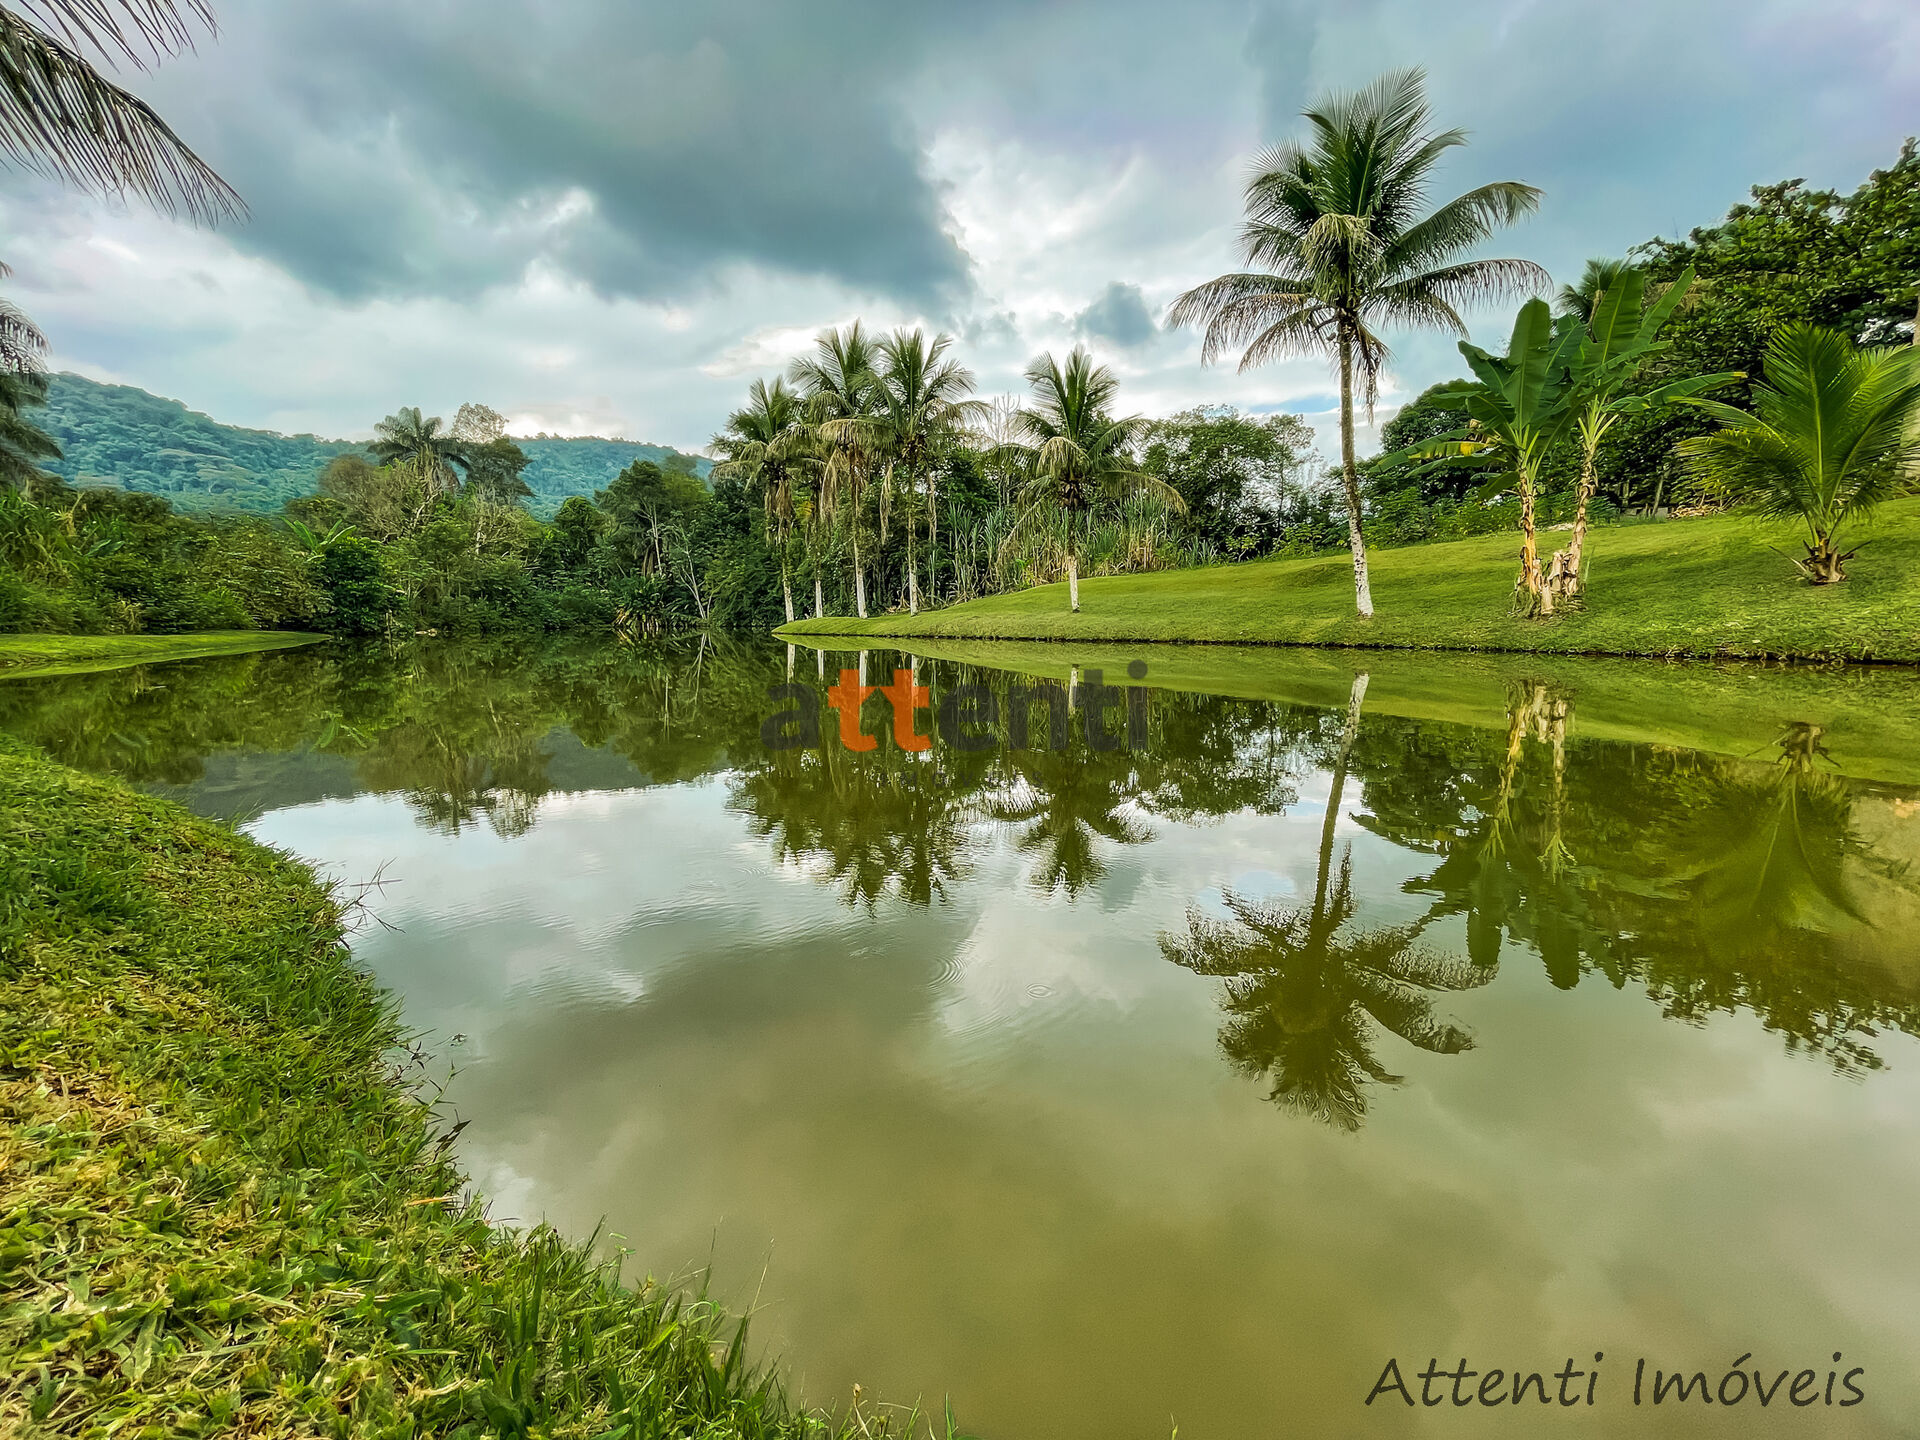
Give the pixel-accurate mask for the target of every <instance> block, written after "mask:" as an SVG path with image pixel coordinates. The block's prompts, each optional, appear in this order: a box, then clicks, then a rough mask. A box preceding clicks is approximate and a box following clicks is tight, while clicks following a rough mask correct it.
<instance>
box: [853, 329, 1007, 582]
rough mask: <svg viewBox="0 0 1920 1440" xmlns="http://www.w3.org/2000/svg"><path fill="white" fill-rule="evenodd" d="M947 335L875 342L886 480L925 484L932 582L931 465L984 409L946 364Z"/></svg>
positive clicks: (935, 560)
mask: <svg viewBox="0 0 1920 1440" xmlns="http://www.w3.org/2000/svg"><path fill="white" fill-rule="evenodd" d="M952 345H953V337H952V336H951V335H936V336H934V337H933V339H931V340H929V339H927V336H926V332H925V331H922V330H912V331H908V330H896V331H894V332H893V334H891V335H889V336H887V338H886V339H884V340H882V341H881V342H880V344H879V352H880V387H879V392H878V395H877V400H878V414H877V415H876V416H875V417H874V419H875V423H876V425H877V427H878V437H877V438H878V440H879V444H880V449H881V453H883V454H884V455H885V456H886V462H885V463H886V475H887V483H888V484H891V483H892V481H893V480H894V479H895V478H896V477H897V478H899V479H900V481H901V482H902V483H903V484H904V485H905V486H906V489H907V493H908V494H909V495H918V494H919V493H920V483H921V481H922V480H925V481H926V482H927V516H928V522H929V530H928V536H927V546H928V550H929V552H930V555H931V557H932V558H931V559H930V560H929V562H928V563H929V567H930V579H934V580H937V576H938V572H939V563H940V562H939V547H940V484H939V478H938V472H937V470H935V469H934V468H933V462H934V461H935V460H936V459H938V458H939V456H940V455H941V454H942V453H944V452H945V451H946V450H947V448H948V447H949V446H951V445H952V444H953V443H954V442H955V441H957V440H958V439H960V437H961V436H962V434H963V433H964V432H965V429H966V427H967V426H968V425H969V424H970V423H971V422H972V421H973V420H974V419H975V417H976V416H978V415H980V414H981V413H982V412H983V411H985V409H986V408H987V407H986V405H985V403H984V402H983V401H979V400H973V399H969V398H968V397H969V396H970V395H971V394H972V393H973V384H974V381H973V372H972V371H971V370H969V369H967V368H966V367H965V366H964V365H962V364H960V363H959V362H958V361H957V360H953V359H949V358H948V356H947V351H948V350H949V349H950V348H951V347H952ZM913 531H914V524H913V517H912V515H911V514H909V515H908V517H907V609H908V612H909V613H911V614H918V613H919V611H920V583H919V579H918V576H917V574H916V572H915V569H914V558H913Z"/></svg>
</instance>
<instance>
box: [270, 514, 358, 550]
mask: <svg viewBox="0 0 1920 1440" xmlns="http://www.w3.org/2000/svg"><path fill="white" fill-rule="evenodd" d="M286 526H287V532H288V533H289V534H290V535H292V536H293V538H294V540H295V541H296V542H297V543H298V544H299V546H300V548H301V549H303V550H305V551H306V552H307V558H308V559H310V560H318V559H319V558H320V557H321V556H322V555H324V554H326V553H327V551H329V550H331V549H332V548H333V547H334V546H335V545H338V544H339V543H340V542H341V541H342V540H351V539H353V538H354V529H353V526H351V525H344V524H342V525H335V526H334V527H333V528H332V529H330V530H326V531H315V530H312V529H311V528H309V527H308V526H306V525H304V524H302V523H301V522H300V521H298V520H294V519H291V518H289V519H288V520H287V522H286Z"/></svg>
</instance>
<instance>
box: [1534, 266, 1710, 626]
mask: <svg viewBox="0 0 1920 1440" xmlns="http://www.w3.org/2000/svg"><path fill="white" fill-rule="evenodd" d="M1693 281H1694V275H1693V267H1692V266H1688V267H1687V269H1686V270H1684V271H1683V272H1681V274H1680V276H1679V278H1678V279H1676V280H1675V281H1674V282H1673V283H1672V284H1671V285H1668V286H1665V287H1664V288H1663V289H1662V290H1661V292H1660V294H1659V295H1658V296H1657V298H1655V300H1654V302H1653V304H1652V305H1647V304H1646V303H1645V301H1646V298H1647V277H1646V274H1645V272H1643V271H1641V270H1638V269H1635V268H1632V267H1626V268H1623V269H1622V270H1621V271H1620V272H1619V273H1617V274H1616V275H1614V276H1613V277H1612V283H1611V284H1609V285H1608V286H1607V287H1606V288H1605V289H1604V290H1602V291H1601V292H1600V294H1599V296H1598V298H1597V299H1595V301H1594V303H1593V309H1592V312H1591V314H1590V316H1589V317H1588V318H1587V320H1586V321H1585V323H1584V324H1583V323H1582V322H1581V319H1580V317H1579V316H1578V315H1569V316H1564V317H1562V319H1561V321H1560V324H1561V325H1562V326H1563V327H1566V329H1567V331H1568V332H1569V333H1570V334H1573V335H1577V336H1578V344H1577V345H1576V346H1574V347H1573V349H1572V350H1571V352H1570V356H1569V358H1570V361H1571V364H1570V367H1569V376H1568V378H1569V380H1570V382H1571V385H1572V388H1573V396H1572V410H1573V428H1574V431H1575V434H1576V435H1577V437H1578V439H1579V444H1580V490H1579V498H1578V500H1577V502H1576V504H1575V506H1574V512H1573V543H1572V544H1571V545H1570V546H1569V547H1568V551H1567V557H1566V563H1565V564H1564V565H1556V566H1555V567H1554V573H1555V575H1556V576H1557V577H1558V579H1559V590H1560V595H1561V598H1563V599H1567V600H1572V599H1574V598H1576V597H1577V596H1578V595H1579V594H1580V589H1581V584H1582V580H1581V576H1582V574H1583V573H1584V572H1583V570H1582V568H1581V567H1582V558H1583V552H1584V550H1585V547H1586V540H1587V507H1588V505H1589V504H1590V503H1591V501H1592V500H1593V495H1594V490H1595V489H1596V487H1597V486H1598V484H1599V467H1598V464H1597V463H1596V457H1597V455H1598V452H1599V449H1600V442H1601V440H1603V439H1605V438H1606V434H1607V431H1609V430H1611V429H1612V428H1613V426H1614V423H1615V422H1616V421H1618V420H1619V419H1620V418H1621V417H1622V416H1623V415H1636V414H1643V413H1644V412H1646V411H1648V410H1651V409H1653V408H1654V407H1655V406H1658V405H1665V404H1669V403H1671V402H1673V401H1676V400H1679V399H1682V398H1684V397H1686V396H1690V395H1698V394H1700V393H1701V392H1702V391H1706V390H1713V389H1717V388H1718V387H1720V386H1722V385H1726V384H1730V383H1731V382H1733V381H1735V380H1740V379H1744V378H1745V376H1744V375H1742V374H1741V373H1740V372H1738V371H1727V372H1724V373H1722V374H1717V375H1695V376H1692V377H1691V378H1688V379H1685V380H1675V381H1672V382H1670V383H1668V384H1665V385H1661V386H1659V387H1657V388H1655V389H1653V390H1649V391H1647V392H1646V393H1645V394H1640V395H1630V394H1628V393H1626V392H1627V390H1628V387H1629V386H1630V385H1631V384H1632V382H1633V379H1634V377H1635V375H1637V374H1638V373H1639V372H1640V370H1641V369H1642V367H1643V366H1645V365H1646V363H1647V362H1648V361H1649V360H1651V359H1653V358H1654V357H1655V356H1657V355H1660V354H1662V353H1664V352H1665V351H1666V350H1667V349H1668V348H1669V342H1666V341H1662V340H1660V339H1659V338H1658V337H1659V334H1660V330H1661V327H1662V326H1664V325H1665V324H1666V323H1667V320H1668V319H1669V318H1670V317H1671V316H1672V314H1673V312H1674V311H1675V310H1677V309H1679V308H1680V306H1681V305H1682V304H1683V303H1684V301H1685V300H1686V296H1687V292H1688V290H1689V289H1691V288H1692V286H1693Z"/></svg>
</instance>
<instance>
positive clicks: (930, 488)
mask: <svg viewBox="0 0 1920 1440" xmlns="http://www.w3.org/2000/svg"><path fill="white" fill-rule="evenodd" d="M939 591H940V479H939V476H938V474H937V473H936V474H933V475H929V476H928V477H927V603H928V604H930V605H931V604H935V603H937V601H938V597H939Z"/></svg>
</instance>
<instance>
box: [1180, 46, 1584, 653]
mask: <svg viewBox="0 0 1920 1440" xmlns="http://www.w3.org/2000/svg"><path fill="white" fill-rule="evenodd" d="M1304 114H1305V117H1306V119H1307V121H1308V122H1309V123H1310V124H1311V125H1312V127H1313V132H1314V133H1313V138H1312V140H1311V142H1310V143H1309V144H1306V145H1301V144H1297V143H1289V144H1286V145H1282V146H1279V147H1278V148H1276V149H1273V150H1270V151H1268V152H1266V153H1265V154H1263V155H1262V156H1261V157H1260V158H1259V159H1258V160H1257V161H1256V162H1255V174H1254V176H1253V178H1252V179H1251V180H1250V181H1249V182H1248V183H1247V189H1246V211H1247V219H1246V223H1245V224H1244V225H1243V226H1242V227H1241V234H1240V250H1241V254H1242V256H1243V257H1244V259H1245V262H1246V263H1247V265H1249V266H1250V267H1256V268H1254V269H1251V270H1249V271H1247V272H1243V273H1240V274H1234V275H1222V276H1220V277H1219V278H1218V279H1214V280H1210V281H1208V282H1207V283H1206V284H1204V285H1200V286H1197V287H1196V288H1194V289H1192V290H1189V291H1187V292H1186V293H1185V294H1184V295H1182V296H1181V297H1180V298H1179V299H1178V300H1176V301H1175V302H1174V304H1173V308H1172V309H1171V310H1170V311H1169V312H1168V315H1167V321H1168V323H1169V324H1170V325H1203V326H1204V327H1205V334H1206V338H1205V341H1204V344H1203V346H1202V350H1201V360H1202V363H1211V362H1212V361H1213V360H1215V359H1217V358H1218V357H1219V356H1220V355H1221V354H1223V353H1224V352H1226V351H1228V350H1231V349H1235V348H1239V349H1241V356H1240V368H1241V369H1242V370H1243V371H1244V370H1247V369H1250V368H1252V367H1253V366H1255V365H1260V364H1264V363H1265V362H1266V361H1268V360H1272V359H1275V358H1278V357H1281V356H1286V355H1320V356H1330V357H1331V358H1332V360H1333V362H1334V364H1335V366H1336V368H1337V369H1338V370H1339V372H1340V476H1341V481H1342V484H1343V485H1344V488H1345V490H1346V500H1347V542H1348V546H1349V548H1350V549H1351V550H1352V553H1353V586H1354V604H1355V607H1356V608H1357V609H1358V611H1359V613H1360V615H1361V618H1363V619H1365V618H1369V617H1371V616H1372V614H1373V594H1372V589H1371V586H1370V585H1369V583H1368V578H1367V551H1366V541H1365V540H1364V538H1363V537H1362V534H1361V510H1362V500H1361V496H1360V481H1359V474H1358V470H1357V468H1356V465H1355V462H1354V453H1353V404H1354V384H1355V380H1356V378H1357V379H1358V381H1359V385H1360V390H1361V393H1362V396H1363V398H1364V399H1365V401H1366V403H1367V406H1368V409H1369V411H1371V409H1372V406H1373V401H1374V398H1375V396H1376V395H1377V394H1378V393H1379V378H1380V372H1381V370H1382V368H1383V367H1384V366H1385V365H1386V363H1387V361H1388V360H1389V359H1390V358H1391V352H1390V351H1389V349H1388V348H1387V344H1386V341H1385V340H1384V339H1383V338H1382V336H1381V334H1380V332H1379V328H1378V327H1380V326H1382V325H1388V324H1399V325H1427V326H1436V327H1439V328H1442V329H1447V330H1452V331H1453V332H1454V333H1456V334H1458V335H1462V336H1464V335H1465V334H1466V333H1467V327H1466V324H1465V322H1463V321H1462V320H1461V318H1460V316H1459V313H1458V310H1457V309H1456V307H1457V306H1459V305H1461V304H1463V303H1466V302H1468V301H1473V300H1480V299H1485V298H1488V297H1492V296H1500V295H1508V294H1516V295H1517V294H1520V293H1524V292H1525V291H1527V290H1528V289H1531V288H1537V287H1538V286H1540V285H1541V284H1543V283H1544V282H1545V280H1546V272H1545V271H1543V270H1541V269H1540V267H1539V266H1537V265H1535V264H1533V263H1531V262H1530V261H1525V260H1462V259H1460V258H1459V257H1460V256H1461V255H1463V254H1464V253H1465V252H1467V251H1468V250H1470V249H1471V248H1472V247H1474V246H1475V245H1477V244H1479V243H1480V242H1481V241H1482V240H1485V239H1486V238H1487V237H1488V236H1490V235H1491V234H1492V233H1493V231H1494V229H1495V227H1496V226H1499V225H1505V224H1511V223H1512V222H1513V221H1515V220H1518V219H1519V218H1520V217H1521V216H1523V215H1526V214H1529V213H1530V212H1531V211H1532V210H1533V209H1534V207H1535V206H1536V205H1537V204H1538V203H1539V199H1540V192H1539V191H1538V190H1536V189H1535V188H1534V187H1533V186H1531V185H1523V184H1521V183H1519V182H1518V181H1513V180H1503V181H1498V182H1496V183H1494V184H1491V185H1483V186H1481V187H1480V188H1479V189H1477V190H1470V191H1468V192H1467V193H1466V194H1465V195H1462V196H1460V197H1458V198H1457V199H1454V200H1450V201H1448V202H1447V203H1446V204H1444V205H1442V206H1440V207H1439V208H1438V209H1437V210H1434V211H1433V212H1432V213H1430V214H1428V215H1426V216H1424V217H1420V216H1419V215H1418V211H1419V208H1420V206H1421V203H1422V201H1423V200H1424V198H1425V193H1426V188H1427V185H1428V183H1429V181H1430V179H1431V177H1432V172H1433V168H1434V166H1435V164H1436V163H1437V162H1438V161H1439V159H1440V157H1441V156H1442V155H1443V154H1444V153H1445V152H1446V151H1447V150H1449V149H1451V148H1453V147H1454V146H1456V145H1464V144H1465V143H1466V134H1465V132H1463V131H1460V130H1446V131H1440V132H1435V131H1434V130H1433V129H1432V124H1433V116H1432V111H1431V110H1430V109H1429V108H1428V106H1427V101H1426V93H1425V79H1424V76H1423V75H1422V73H1421V72H1420V71H1419V70H1399V71H1394V72H1393V73H1391V74H1388V75H1384V76H1382V77H1381V78H1380V79H1379V80H1376V81H1375V82H1374V83H1373V84H1372V85H1369V86H1368V87H1367V88H1366V89H1364V90H1361V91H1358V92H1357V93H1354V94H1350V95H1340V96H1334V97H1331V98H1328V99H1325V100H1322V101H1320V102H1319V103H1318V104H1316V105H1315V106H1313V107H1312V108H1310V109H1308V110H1307V111H1305V112H1304Z"/></svg>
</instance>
